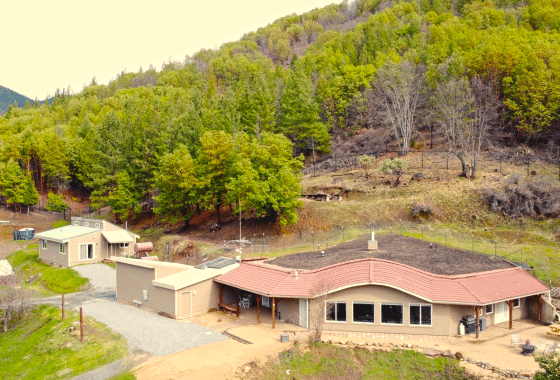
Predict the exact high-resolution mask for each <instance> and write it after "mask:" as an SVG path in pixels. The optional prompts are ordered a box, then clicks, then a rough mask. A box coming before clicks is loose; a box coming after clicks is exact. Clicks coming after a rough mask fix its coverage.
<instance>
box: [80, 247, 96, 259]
mask: <svg viewBox="0 0 560 380" xmlns="http://www.w3.org/2000/svg"><path fill="white" fill-rule="evenodd" d="M84 245H91V246H92V250H91V251H92V255H91V256H92V257H91V259H90V258H87V259H82V246H84ZM78 255H79V256H78V259H79V261H88V260H94V259H95V243H82V244H80V250H79V251H78Z"/></svg>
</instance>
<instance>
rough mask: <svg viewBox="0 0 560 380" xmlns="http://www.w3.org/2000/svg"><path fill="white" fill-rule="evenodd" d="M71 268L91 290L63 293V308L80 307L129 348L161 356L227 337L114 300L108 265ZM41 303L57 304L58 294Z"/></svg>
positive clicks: (112, 272)
mask: <svg viewBox="0 0 560 380" xmlns="http://www.w3.org/2000/svg"><path fill="white" fill-rule="evenodd" d="M73 269H74V270H75V271H76V272H78V273H79V274H80V275H81V276H83V277H86V278H88V279H89V280H90V283H91V285H92V289H89V290H87V291H84V292H79V293H74V294H68V295H66V297H65V302H66V307H67V308H69V309H74V310H79V308H80V306H81V307H82V309H83V312H84V314H85V315H87V316H90V317H92V318H93V319H95V320H97V321H99V322H102V323H104V324H106V325H107V326H108V327H109V328H111V329H112V330H114V331H115V332H117V333H119V334H121V335H122V336H123V337H124V338H125V339H126V340H127V341H128V344H129V346H130V348H131V349H132V350H133V351H143V352H147V353H150V354H153V355H158V356H165V355H170V354H173V353H175V352H179V351H182V350H185V349H188V348H194V347H198V346H202V345H205V344H209V343H213V342H217V341H220V340H224V339H228V338H227V337H225V336H224V335H222V334H220V333H217V332H215V331H213V330H210V329H208V328H206V327H204V326H201V325H198V324H194V323H184V322H177V321H175V320H174V319H169V318H166V317H162V316H160V315H158V314H154V313H151V312H148V311H145V310H142V309H138V308H136V307H133V306H128V305H124V304H121V303H118V302H116V298H115V286H116V285H115V284H116V270H115V269H113V268H111V267H109V266H108V265H105V264H89V265H80V266H77V267H74V268H73ZM45 301H46V302H45ZM42 302H45V303H51V304H55V305H57V306H60V297H51V298H50V299H44V300H42Z"/></svg>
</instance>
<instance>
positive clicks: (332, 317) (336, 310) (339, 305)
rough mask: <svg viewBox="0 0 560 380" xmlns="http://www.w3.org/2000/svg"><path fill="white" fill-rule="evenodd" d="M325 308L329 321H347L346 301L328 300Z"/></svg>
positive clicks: (326, 317)
mask: <svg viewBox="0 0 560 380" xmlns="http://www.w3.org/2000/svg"><path fill="white" fill-rule="evenodd" d="M325 308H326V310H325V319H326V320H327V321H335V322H346V302H326V303H325Z"/></svg>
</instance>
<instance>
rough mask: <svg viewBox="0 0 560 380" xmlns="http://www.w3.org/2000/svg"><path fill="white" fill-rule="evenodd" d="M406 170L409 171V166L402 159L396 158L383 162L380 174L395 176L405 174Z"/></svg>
mask: <svg viewBox="0 0 560 380" xmlns="http://www.w3.org/2000/svg"><path fill="white" fill-rule="evenodd" d="M406 169H408V165H407V164H406V162H405V161H404V160H403V159H402V158H394V159H390V160H385V161H383V162H382V163H381V168H379V172H380V173H385V174H393V173H397V172H403V171H405V170H406Z"/></svg>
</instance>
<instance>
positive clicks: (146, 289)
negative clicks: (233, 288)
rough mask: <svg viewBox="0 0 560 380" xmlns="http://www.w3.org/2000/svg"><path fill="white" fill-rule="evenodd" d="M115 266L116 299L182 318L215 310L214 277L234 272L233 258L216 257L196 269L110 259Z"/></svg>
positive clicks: (216, 300) (162, 263)
mask: <svg viewBox="0 0 560 380" xmlns="http://www.w3.org/2000/svg"><path fill="white" fill-rule="evenodd" d="M111 260H113V261H115V262H116V263H117V300H118V301H120V302H123V303H127V304H130V305H136V306H138V307H142V308H147V309H150V310H153V311H156V312H158V313H160V314H162V315H165V316H167V317H170V318H174V319H184V318H189V317H192V316H193V315H197V314H200V313H205V312H207V311H208V310H210V309H214V308H217V307H218V284H217V283H215V282H214V281H213V279H214V277H216V276H218V275H221V274H225V273H227V272H229V271H230V270H232V269H235V268H237V267H238V266H239V264H238V263H237V262H236V261H235V259H231V258H225V257H222V258H219V259H216V260H213V261H210V262H208V263H205V264H203V265H199V266H196V267H193V266H190V265H184V264H176V263H167V262H159V261H145V260H139V259H126V258H120V257H111Z"/></svg>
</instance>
